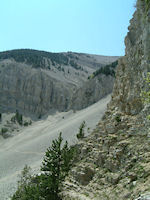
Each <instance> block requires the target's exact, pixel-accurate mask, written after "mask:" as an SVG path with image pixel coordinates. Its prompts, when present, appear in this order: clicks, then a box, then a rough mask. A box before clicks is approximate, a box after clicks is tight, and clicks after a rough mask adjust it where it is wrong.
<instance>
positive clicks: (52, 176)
mask: <svg viewBox="0 0 150 200" xmlns="http://www.w3.org/2000/svg"><path fill="white" fill-rule="evenodd" d="M62 141H63V138H62V136H61V133H60V135H59V137H58V139H57V140H53V142H52V146H51V147H49V148H48V149H47V151H46V153H45V157H44V161H43V166H42V167H41V171H43V172H44V174H45V175H43V176H42V184H41V186H42V188H43V189H44V190H43V191H44V192H43V193H42V195H43V196H44V198H45V199H59V196H58V194H59V192H60V187H61V183H62V181H63V180H64V178H65V176H66V175H67V173H68V171H69V169H70V167H71V160H72V157H73V151H72V149H71V148H69V147H68V143H67V142H66V143H65V144H64V146H63V147H62V148H61V146H62ZM46 185H48V186H49V187H45V186H46ZM45 188H47V189H46V191H45Z"/></svg>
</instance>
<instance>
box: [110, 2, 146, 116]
mask: <svg viewBox="0 0 150 200" xmlns="http://www.w3.org/2000/svg"><path fill="white" fill-rule="evenodd" d="M147 2H148V1H147ZM128 29H129V32H128V34H127V36H126V38H125V45H126V54H125V56H124V57H122V58H121V59H120V60H119V64H118V68H117V73H116V81H115V85H114V89H113V95H112V101H111V104H110V106H112V107H118V108H119V109H120V110H121V111H123V112H125V113H127V114H133V115H134V114H137V113H139V112H140V111H141V109H142V104H141V98H140V92H141V90H142V89H143V88H144V87H145V86H144V78H145V76H146V74H147V72H149V71H150V13H149V11H147V5H146V3H145V1H141V0H139V1H137V11H136V12H135V13H134V15H133V19H131V21H130V26H129V28H128Z"/></svg>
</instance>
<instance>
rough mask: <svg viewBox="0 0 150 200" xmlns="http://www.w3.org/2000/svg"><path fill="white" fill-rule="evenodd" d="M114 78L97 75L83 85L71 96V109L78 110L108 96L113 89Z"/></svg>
mask: <svg viewBox="0 0 150 200" xmlns="http://www.w3.org/2000/svg"><path fill="white" fill-rule="evenodd" d="M114 80H115V78H114V77H113V76H110V75H109V76H106V75H104V74H101V75H99V76H98V77H95V78H93V79H91V80H89V81H87V82H85V83H84V84H83V86H82V87H81V88H79V89H77V91H76V92H75V93H74V94H73V97H72V101H71V108H72V109H74V110H80V109H83V108H86V107H87V106H89V105H92V104H93V103H95V102H97V101H98V100H100V99H101V98H103V97H104V96H106V95H108V94H110V93H111V92H112V89H113V85H114Z"/></svg>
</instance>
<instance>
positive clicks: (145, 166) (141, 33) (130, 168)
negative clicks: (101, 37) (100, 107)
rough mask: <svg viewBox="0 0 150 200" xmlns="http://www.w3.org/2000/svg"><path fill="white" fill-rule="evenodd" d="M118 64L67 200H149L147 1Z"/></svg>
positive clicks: (83, 144) (82, 144)
mask: <svg viewBox="0 0 150 200" xmlns="http://www.w3.org/2000/svg"><path fill="white" fill-rule="evenodd" d="M136 7H137V8H136V11H135V13H134V15H133V18H132V20H131V22H130V26H129V32H128V34H127V36H126V38H125V44H126V53H125V56H124V57H123V58H121V59H120V60H119V65H118V67H117V72H116V80H115V85H114V89H113V94H112V100H111V102H110V103H109V105H108V109H107V111H106V113H105V115H104V117H103V120H102V121H101V122H100V123H99V124H98V125H97V127H96V128H95V130H94V131H93V133H92V134H91V135H90V136H88V137H87V138H85V139H83V140H81V141H79V143H78V145H77V147H78V149H79V157H78V161H77V162H76V164H75V166H74V168H73V169H72V170H71V171H70V174H69V176H68V177H67V178H66V181H65V182H64V190H63V195H64V198H63V199H65V200H69V199H71V200H77V199H78V200H84V199H86V200H90V199H92V200H100V199H102V200H112V199H113V200H120V199H127V200H131V199H132V200H135V199H136V200H149V199H150V188H149V185H150V140H149V138H150V135H149V129H150V121H149V120H148V119H147V118H146V116H147V115H148V114H149V105H146V106H144V105H143V104H142V102H141V98H140V93H141V90H143V89H144V88H146V87H147V86H146V85H145V82H144V78H145V77H146V74H147V72H149V71H150V37H149V36H150V1H149V0H138V1H137V4H136Z"/></svg>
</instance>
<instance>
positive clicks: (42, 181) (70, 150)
mask: <svg viewBox="0 0 150 200" xmlns="http://www.w3.org/2000/svg"><path fill="white" fill-rule="evenodd" d="M61 135H62V134H61V133H60V134H59V137H58V139H55V140H53V141H52V145H51V147H49V148H48V149H47V151H46V153H45V157H44V160H43V163H42V166H41V174H40V175H36V176H31V173H30V168H29V167H27V166H25V168H24V170H23V171H22V174H21V177H20V180H19V182H18V189H17V191H16V193H15V194H14V195H13V197H12V200H29V199H30V200H61V197H60V195H59V192H60V191H61V186H62V181H63V180H64V178H65V176H66V175H67V174H68V171H69V170H70V168H71V166H72V164H73V158H74V156H75V152H76V151H75V147H69V146H68V143H67V142H66V143H65V144H64V145H62V142H63V138H62V136H61Z"/></svg>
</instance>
